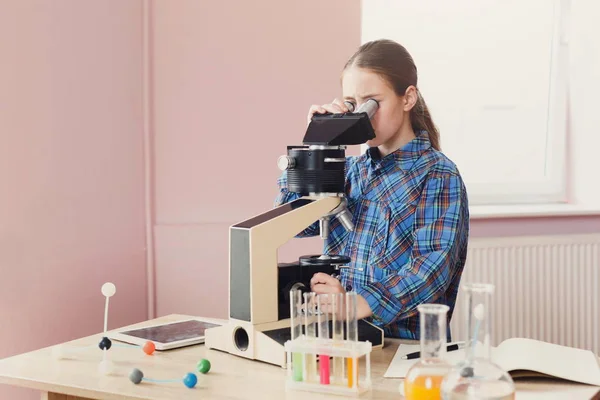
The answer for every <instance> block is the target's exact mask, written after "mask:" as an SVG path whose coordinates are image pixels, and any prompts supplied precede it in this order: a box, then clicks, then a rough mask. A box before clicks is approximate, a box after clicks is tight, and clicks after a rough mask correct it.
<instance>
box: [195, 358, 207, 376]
mask: <svg viewBox="0 0 600 400" xmlns="http://www.w3.org/2000/svg"><path fill="white" fill-rule="evenodd" d="M196 369H197V370H198V372H200V373H201V374H206V373H208V371H210V361H208V360H207V359H206V358H203V359H202V360H200V361H198V364H197V365H196Z"/></svg>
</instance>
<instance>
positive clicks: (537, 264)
mask: <svg viewBox="0 0 600 400" xmlns="http://www.w3.org/2000/svg"><path fill="white" fill-rule="evenodd" d="M469 247H470V248H469V252H468V258H467V263H466V265H465V269H464V271H463V275H462V280H461V290H460V291H459V295H458V298H457V302H456V307H455V309H454V314H453V316H452V320H451V324H450V325H451V329H452V339H453V340H464V339H466V337H467V335H466V318H465V311H464V306H465V305H464V300H465V297H464V293H463V292H462V286H463V285H464V284H465V283H468V282H482V283H492V284H494V285H495V292H494V295H493V297H492V307H491V315H490V317H491V333H492V345H493V346H495V345H497V344H499V343H500V342H501V341H503V340H505V339H508V338H511V337H526V338H532V339H538V340H543V341H547V342H551V343H556V344H560V345H564V346H572V347H577V348H581V349H586V350H592V351H593V352H594V353H596V354H600V235H566V236H542V237H510V238H475V239H471V241H470V243H469Z"/></svg>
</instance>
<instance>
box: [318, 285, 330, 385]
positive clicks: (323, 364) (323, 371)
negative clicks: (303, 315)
mask: <svg viewBox="0 0 600 400" xmlns="http://www.w3.org/2000/svg"><path fill="white" fill-rule="evenodd" d="M328 296H329V295H328V294H326V293H324V294H320V295H318V296H317V301H318V306H319V310H318V311H319V312H318V321H319V341H323V344H322V346H323V347H326V345H325V341H326V340H329V313H328V312H327V308H328V307H329V306H330V304H331V301H329V298H328ZM330 372H331V369H330V365H329V354H319V374H320V377H321V385H329V383H330V379H329V374H330Z"/></svg>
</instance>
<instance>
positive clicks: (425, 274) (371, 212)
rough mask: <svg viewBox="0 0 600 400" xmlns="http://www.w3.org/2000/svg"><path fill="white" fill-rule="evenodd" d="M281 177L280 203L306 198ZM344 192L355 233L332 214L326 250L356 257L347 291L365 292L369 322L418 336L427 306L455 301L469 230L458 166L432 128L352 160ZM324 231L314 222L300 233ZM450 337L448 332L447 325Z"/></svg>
mask: <svg viewBox="0 0 600 400" xmlns="http://www.w3.org/2000/svg"><path fill="white" fill-rule="evenodd" d="M286 178H287V174H286V173H285V172H284V173H283V174H282V175H281V177H280V178H279V180H278V184H279V189H280V192H279V195H278V197H277V199H276V201H275V204H276V205H280V204H283V203H286V202H289V201H291V200H294V199H296V198H298V197H300V196H299V195H298V194H297V193H291V192H289V191H288V190H287V186H286V183H287V180H286ZM346 195H347V198H348V208H349V211H350V212H351V213H352V215H353V222H354V225H355V229H354V231H352V232H348V231H346V229H345V228H344V227H343V226H342V225H341V224H340V222H339V221H338V220H337V218H333V219H331V222H330V228H331V232H330V234H329V238H328V239H327V241H326V242H325V243H324V253H325V254H331V255H333V254H342V255H347V256H350V258H351V260H352V261H351V263H350V265H349V266H350V267H351V268H348V269H346V268H344V269H342V270H341V274H340V276H341V282H342V285H343V286H344V287H345V288H346V290H348V291H351V290H354V291H356V292H357V293H358V294H360V295H362V296H363V297H364V298H365V299H366V300H367V302H368V303H369V305H370V306H371V310H372V311H373V316H372V317H370V318H369V320H370V321H371V322H373V323H374V324H376V325H378V326H380V327H382V328H383V329H384V334H385V335H386V336H388V337H397V338H403V339H419V337H420V336H419V330H420V323H419V314H418V311H417V306H418V305H419V304H422V303H440V304H446V305H448V306H449V307H450V311H449V313H448V325H449V324H450V320H451V318H452V311H453V310H454V305H455V302H456V296H457V293H458V287H459V282H460V278H461V274H462V271H463V267H464V264H465V261H466V254H467V242H468V235H469V210H468V200H467V193H466V189H465V186H464V183H463V181H462V179H461V177H460V174H459V172H458V169H457V167H456V165H455V164H454V163H453V162H452V161H450V160H449V159H448V158H447V157H446V156H445V155H444V154H442V153H441V152H439V151H436V150H435V149H433V147H431V143H430V142H429V137H428V135H427V133H426V132H422V133H420V134H418V136H417V137H416V138H415V139H413V140H412V141H411V142H409V143H408V144H406V145H405V146H403V147H402V148H400V149H398V150H396V151H395V152H393V153H391V154H388V155H387V156H385V157H380V156H379V151H378V150H377V149H376V148H374V149H369V151H367V152H365V154H363V155H361V156H356V157H347V160H346ZM318 234H319V225H318V223H315V224H313V225H311V226H310V227H308V228H307V229H306V230H305V231H303V232H301V233H300V234H299V235H298V236H299V237H302V236H313V235H318ZM448 340H450V330H449V328H448Z"/></svg>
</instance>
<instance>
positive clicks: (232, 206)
mask: <svg viewBox="0 0 600 400" xmlns="http://www.w3.org/2000/svg"><path fill="white" fill-rule="evenodd" d="M230 6H231V5H230V3H229V2H200V1H193V0H187V1H177V2H167V1H161V2H156V3H155V9H154V18H153V24H154V27H153V35H154V38H153V40H154V46H153V49H154V57H153V63H154V64H153V68H154V80H153V82H154V103H153V105H154V124H155V125H154V129H155V140H156V141H155V151H156V153H155V157H156V159H155V174H156V182H155V185H156V186H155V194H156V221H155V235H156V243H155V249H156V278H157V285H156V287H157V296H156V299H157V313H158V314H159V315H163V314H168V313H172V312H185V313H192V314H197V315H205V316H220V317H225V316H226V313H227V268H228V264H227V250H228V227H229V225H231V224H233V223H235V222H238V221H240V220H243V219H246V218H248V217H250V216H252V215H254V214H257V213H260V212H262V211H264V210H266V209H268V208H269V207H270V206H271V204H272V201H273V198H274V196H275V194H276V186H275V181H276V178H277V176H278V174H279V171H278V170H277V168H276V166H275V162H276V159H277V157H278V156H279V155H280V154H283V153H284V152H285V149H286V146H287V145H289V144H297V143H299V142H300V140H301V138H302V134H303V132H304V128H305V114H306V110H307V109H308V106H309V105H310V104H312V103H323V102H328V101H330V100H332V99H333V97H334V96H336V95H338V94H339V93H340V92H339V84H338V78H339V74H340V69H341V67H342V66H343V63H344V62H345V61H346V59H347V58H348V57H349V55H351V54H352V52H353V51H354V50H355V49H356V47H358V46H359V44H360V2H359V1H358V0H353V1H348V0H336V1H331V0H330V1H327V2H323V1H317V0H312V1H304V2H282V1H277V0H263V1H261V2H242V1H239V2H236V8H235V9H234V10H235V11H228V8H229V7H230ZM316 10H318V11H319V12H316ZM242 173H243V174H244V175H245V177H244V178H241V174H242ZM472 227H473V228H472V232H473V236H474V237H477V236H494V235H503V236H505V235H520V234H546V233H567V232H590V231H595V232H599V231H600V218H599V217H594V218H583V217H578V218H528V219H508V220H473V222H472ZM320 243H321V242H320V241H319V239H318V238H317V239H302V240H295V241H292V242H290V243H288V244H287V245H286V246H285V248H284V249H283V251H282V254H281V255H280V258H282V259H292V258H293V257H295V256H297V255H299V254H304V253H306V252H314V251H316V252H318V251H320ZM183 278H185V279H183Z"/></svg>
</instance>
